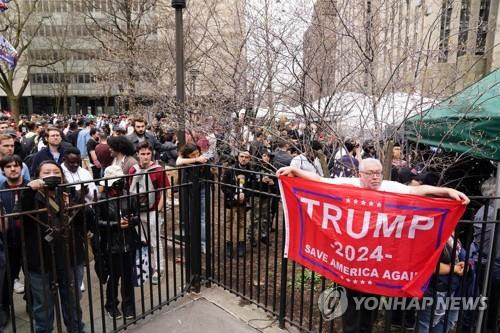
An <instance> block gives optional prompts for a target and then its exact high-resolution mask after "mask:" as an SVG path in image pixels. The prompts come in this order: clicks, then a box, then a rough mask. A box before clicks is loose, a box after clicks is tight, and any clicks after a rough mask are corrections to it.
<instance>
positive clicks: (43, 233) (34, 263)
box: [15, 160, 91, 332]
mask: <svg viewBox="0 0 500 333" xmlns="http://www.w3.org/2000/svg"><path fill="white" fill-rule="evenodd" d="M34 175H35V177H34V178H35V179H34V180H32V181H30V182H29V183H28V184H27V185H28V187H29V189H26V190H23V191H22V192H21V196H20V198H19V201H18V205H17V206H16V208H15V211H17V212H26V211H35V210H42V209H47V210H46V211H42V212H39V213H33V214H29V215H23V218H22V230H21V237H24V239H25V241H26V244H30V246H27V247H26V257H27V267H26V270H27V276H28V281H29V286H30V288H29V289H28V291H29V293H30V296H29V297H31V299H32V314H31V315H32V318H33V320H34V322H35V323H34V326H35V331H36V332H51V331H52V327H53V324H54V309H55V305H54V302H55V299H56V297H59V302H60V305H61V310H62V316H63V320H64V324H65V325H66V328H67V330H68V332H80V331H82V330H83V326H84V325H83V322H82V310H81V307H80V299H81V291H80V288H79V286H81V284H82V280H83V267H84V258H85V246H84V240H85V239H86V233H85V232H84V227H83V226H84V220H87V221H91V218H86V219H85V216H84V215H83V214H84V212H85V210H84V209H80V210H79V211H68V209H67V208H65V207H63V206H65V205H66V204H67V202H68V200H69V198H68V195H67V194H66V193H64V191H62V188H59V187H58V186H59V185H62V184H64V183H65V180H64V176H63V170H62V169H61V166H59V164H57V163H56V162H55V161H54V160H47V161H43V162H41V163H40V165H39V166H38V168H37V169H36V171H35V174H34ZM75 200H79V199H78V198H76V197H75ZM63 214H70V215H71V216H73V214H76V215H74V217H73V218H72V219H71V222H70V223H71V224H70V227H69V228H64V229H63V230H59V231H57V230H54V228H53V227H54V226H60V225H62V224H65V223H68V219H66V218H63V216H64V215H63ZM40 250H41V251H40ZM68 263H69V266H68Z"/></svg>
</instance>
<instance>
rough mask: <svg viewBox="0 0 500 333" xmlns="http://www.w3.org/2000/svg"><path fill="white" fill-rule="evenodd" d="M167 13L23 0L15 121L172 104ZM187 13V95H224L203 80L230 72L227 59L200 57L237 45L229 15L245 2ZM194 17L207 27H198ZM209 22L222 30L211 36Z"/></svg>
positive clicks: (149, 1)
mask: <svg viewBox="0 0 500 333" xmlns="http://www.w3.org/2000/svg"><path fill="white" fill-rule="evenodd" d="M212 2H213V3H214V4H217V7H214V6H213V5H212ZM170 5H171V2H170V1H169V0H168V1H167V0H142V1H139V0H23V1H22V6H21V7H20V8H21V10H22V12H20V13H18V14H19V15H20V16H23V15H24V16H26V15H28V13H29V14H30V15H29V16H30V18H29V20H28V21H27V24H26V27H25V31H23V33H24V34H25V38H26V40H30V43H29V47H28V50H27V52H25V53H23V56H22V58H21V59H19V62H18V66H17V69H16V75H15V80H14V81H15V86H16V85H17V86H19V85H20V83H21V82H22V81H23V80H24V79H27V80H29V84H28V86H27V88H26V90H25V92H24V95H23V99H22V103H21V111H22V113H33V112H35V113H53V112H56V113H65V112H66V113H69V114H87V113H93V114H98V113H102V112H107V113H110V112H123V111H125V110H126V109H127V108H128V106H129V105H130V103H146V104H147V103H151V101H152V100H154V99H155V98H157V97H167V98H168V97H169V96H170V97H175V38H174V36H175V21H174V9H173V8H171V6H170ZM188 6H190V7H188V8H187V9H186V10H185V11H184V17H185V24H184V34H185V40H186V42H185V48H186V49H185V58H186V86H187V90H188V93H189V94H195V93H196V94H202V93H206V94H208V93H209V91H210V89H211V86H217V87H218V89H222V90H223V92H224V93H230V92H228V91H230V90H231V89H227V88H226V87H225V86H223V85H222V84H221V83H220V82H217V84H211V82H210V80H209V79H206V78H214V77H217V76H216V73H220V71H218V70H217V66H218V64H217V62H216V61H215V60H217V61H219V62H220V61H221V59H223V60H224V61H225V62H226V63H225V64H224V66H226V67H227V66H233V67H234V66H235V65H234V63H230V62H231V59H230V57H223V56H222V55H221V54H222V53H224V52H223V51H219V54H218V55H216V56H214V55H211V56H210V57H208V56H204V55H205V53H208V51H211V52H213V53H215V54H216V53H217V51H218V50H220V49H221V48H214V45H222V44H223V43H221V39H223V38H227V40H228V41H230V42H231V43H234V44H235V45H236V44H238V43H239V42H241V38H240V36H241V35H242V31H240V28H241V25H242V24H244V17H243V16H237V18H235V17H234V15H229V13H235V10H234V7H239V6H243V8H244V1H243V0H234V1H233V0H232V1H224V2H220V1H218V2H216V1H212V0H193V1H189V2H188ZM200 8H203V10H200ZM9 10H11V9H9ZM196 13H198V14H199V13H204V15H205V16H206V15H212V16H214V19H212V20H204V19H203V18H202V17H203V16H201V15H198V14H196ZM11 14H14V13H11ZM241 15H243V12H242V14H241ZM225 18H231V22H229V19H225ZM222 20H225V21H222ZM208 21H211V22H218V23H221V22H223V24H221V25H220V26H222V27H223V28H222V29H219V33H217V34H214V33H213V32H212V31H215V30H216V29H215V28H214V25H215V24H212V25H210V24H211V23H207V22H208ZM215 26H216V25H215ZM207 36H210V38H208V37H207ZM196 40H198V41H197V42H193V41H196ZM200 50H203V52H201V51H200ZM196 51H200V52H199V53H200V54H196ZM243 57H244V56H243ZM202 59H203V60H202ZM232 61H233V62H234V61H235V60H234V59H233V60H232ZM228 62H229V63H230V64H228ZM238 70H239V71H240V72H243V69H238ZM28 71H29V74H27V73H28ZM14 90H15V91H16V89H14ZM191 90H195V91H191ZM0 96H3V97H0V101H1V104H2V109H3V110H6V109H7V108H8V104H7V99H6V97H5V93H4V92H2V91H0Z"/></svg>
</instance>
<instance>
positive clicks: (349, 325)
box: [276, 158, 470, 333]
mask: <svg viewBox="0 0 500 333" xmlns="http://www.w3.org/2000/svg"><path fill="white" fill-rule="evenodd" d="M276 175H277V176H278V177H282V176H289V177H298V178H302V179H306V180H310V181H316V182H321V183H327V184H335V185H350V186H353V187H354V188H361V189H368V190H375V191H381V192H391V193H396V194H403V195H404V194H412V195H418V196H436V197H445V198H451V199H453V200H457V201H461V202H462V204H463V205H466V204H468V203H469V201H470V200H469V198H468V197H467V196H466V195H465V194H464V193H462V192H459V191H457V190H455V189H451V188H446V187H435V186H429V185H420V186H407V185H404V184H400V183H397V182H394V181H387V180H383V179H382V177H383V173H382V164H381V163H380V161H379V160H377V159H374V158H367V159H364V160H362V161H361V162H360V165H359V178H344V177H339V178H324V177H321V176H318V175H317V174H315V173H311V172H307V171H304V170H300V169H298V168H294V167H284V168H281V169H279V170H278V171H277V173H276ZM285 181H286V179H280V183H281V184H280V185H282V186H281V190H282V197H283V198H284V201H285V202H284V204H285V211H287V214H290V216H296V215H300V214H293V212H292V213H290V211H289V210H291V209H295V208H296V207H292V205H293V204H295V202H298V203H299V205H301V204H304V203H305V204H306V206H307V215H309V219H313V220H314V219H317V218H318V217H319V216H320V215H319V214H326V217H325V215H323V224H322V226H323V228H325V227H326V226H330V225H331V226H333V227H335V228H332V229H331V231H330V230H328V231H324V230H323V231H322V232H324V233H323V234H319V233H317V232H316V230H317V229H315V230H313V231H311V230H312V229H314V228H316V227H317V226H318V225H321V223H320V222H318V221H314V223H310V224H307V228H305V230H303V229H299V230H300V231H298V229H293V230H292V232H293V233H295V234H297V233H301V235H299V237H302V238H301V240H304V239H305V240H306V247H305V255H304V254H303V253H301V255H303V258H305V263H306V264H307V262H310V263H312V264H311V266H313V267H314V268H316V267H319V269H318V271H320V272H321V273H323V272H325V271H327V272H333V276H334V277H341V278H342V281H345V280H343V279H344V278H345V279H346V280H347V281H349V282H350V283H351V282H352V281H351V280H350V279H349V276H348V275H342V274H338V273H339V272H338V271H335V269H334V268H335V267H333V266H328V265H327V264H326V263H327V262H330V260H331V259H332V257H333V256H332V255H331V256H330V257H328V256H327V254H326V253H327V252H324V251H325V249H326V251H327V250H328V246H325V247H323V248H321V250H323V252H322V251H319V253H320V254H321V255H322V256H323V257H321V258H319V259H320V260H319V261H314V260H312V259H318V258H311V257H308V256H307V255H308V254H310V253H308V251H311V250H310V248H311V247H310V245H309V244H308V243H307V241H308V240H309V241H310V240H317V243H318V244H320V243H323V244H328V243H327V242H326V243H325V240H324V239H320V240H318V237H319V238H322V237H325V238H326V237H327V236H326V235H329V234H328V233H334V232H336V233H337V235H336V236H333V237H332V239H336V238H335V237H337V236H339V235H342V236H340V237H344V238H343V240H345V239H346V232H345V230H341V228H340V227H339V221H341V215H342V213H343V212H344V210H346V209H345V205H346V202H347V203H349V199H348V198H342V200H343V199H345V200H343V201H342V203H340V202H341V200H340V199H341V198H337V199H339V204H338V206H335V205H332V204H331V203H326V204H325V203H324V202H323V203H324V206H326V205H328V207H329V208H325V207H323V211H322V210H321V208H319V207H320V206H319V205H320V200H321V199H318V198H320V197H323V198H327V197H328V199H324V200H330V199H331V198H333V195H331V194H332V193H329V192H327V191H325V188H324V187H323V188H322V189H321V190H318V191H317V192H321V193H319V194H318V193H316V194H314V195H317V196H316V197H312V196H311V195H313V194H311V193H313V191H312V188H311V189H309V188H310V184H307V185H308V189H307V190H302V189H301V188H300V186H299V185H294V186H292V187H290V186H289V184H284V183H285ZM283 185H286V186H288V187H286V188H285V186H283ZM302 185H304V184H302ZM319 186H321V185H318V187H319ZM290 189H291V190H292V191H290ZM285 190H286V191H285ZM284 191H285V192H287V193H286V194H287V195H285V193H283V192H284ZM300 191H303V192H304V193H306V194H305V195H304V196H303V197H302V198H300V197H299V196H298V193H299V192H300ZM347 191H348V190H347V189H346V192H347ZM353 191H354V190H353ZM356 191H357V192H360V191H359V189H358V190H356ZM292 193H293V195H295V197H294V198H293V200H290V199H289V198H290V195H291V194H292ZM334 194H337V193H334ZM293 195H292V196H293ZM307 195H309V197H307ZM375 195H378V194H375ZM375 195H374V194H371V198H373V197H374V196H375ZM287 196H288V198H286V197H287ZM338 196H339V197H341V196H342V195H341V193H340V194H338ZM378 196H380V197H382V196H384V194H382V193H381V194H380V195H378ZM295 199H297V200H295ZM354 201H355V202H356V201H357V200H354ZM380 201H381V202H382V203H384V202H383V201H384V200H383V199H381V200H380ZM325 202H326V201H325ZM363 202H364V201H363ZM371 204H372V201H370V205H371ZM341 205H344V206H342V208H339V207H341ZM384 205H385V203H384ZM367 206H368V204H367ZM385 206H389V205H385ZM332 207H333V208H332ZM378 207H382V205H381V206H378ZM402 207H405V206H404V205H402ZM330 208H331V210H332V211H335V212H336V215H329V211H328V209H330ZM405 208H407V207H405ZM342 209H344V210H342ZM362 209H365V207H359V208H358V209H357V210H356V209H354V210H352V209H347V211H349V210H350V211H351V212H350V213H351V216H350V217H349V214H348V217H347V224H349V222H350V223H351V225H350V226H349V225H348V226H347V234H348V233H349V231H350V232H351V235H353V234H354V235H356V233H357V235H360V234H361V233H363V232H364V235H366V234H367V229H368V228H372V229H375V231H374V235H375V234H377V235H379V232H380V229H379V230H378V231H377V227H380V225H383V223H382V222H383V221H382V222H381V223H379V222H380V221H381V220H382V219H383V218H382V219H381V218H380V215H385V217H387V216H388V215H389V214H387V215H386V214H384V212H381V213H380V214H379V215H378V216H377V218H376V219H377V221H376V223H377V225H376V226H375V227H374V226H373V224H374V223H373V222H370V223H372V224H371V225H370V227H368V223H366V224H367V228H366V229H365V222H369V221H371V220H370V218H371V216H372V217H373V215H375V214H374V213H375V210H374V208H373V207H370V208H368V207H366V210H367V211H368V209H371V211H370V212H365V216H364V220H363V221H362V222H360V221H359V220H357V221H356V220H355V219H353V216H352V215H353V214H361V212H362V211H361V210H362ZM412 209H414V207H412ZM301 212H302V211H301ZM318 212H319V213H318ZM325 212H326V213H325ZM370 214H372V215H370ZM422 214H423V213H422ZM459 214H460V215H461V213H460V212H459ZM290 216H288V217H287V219H290V220H291V218H290ZM367 216H368V218H367ZM390 217H392V215H390ZM349 218H350V221H349ZM398 218H400V216H396V218H395V219H394V222H393V223H392V225H390V228H389V227H388V228H387V229H384V231H383V235H382V236H380V237H384V236H385V233H386V231H388V234H389V235H392V233H393V232H394V236H393V238H399V239H397V240H396V241H399V242H404V241H405V240H404V239H402V238H403V237H404V236H401V234H402V232H401V230H403V228H404V226H403V221H405V217H404V216H402V217H401V219H400V220H398ZM304 219H307V216H305V217H304ZM366 220H368V221H366ZM372 220H373V218H372ZM457 220H458V219H457ZM325 221H326V222H325ZM353 221H354V222H353ZM442 221H445V220H444V219H443V220H442ZM386 222H387V221H386ZM400 222H401V223H400ZM353 223H357V225H356V229H357V230H359V229H360V226H359V225H360V224H362V230H361V232H357V230H356V231H354V230H353V229H354V227H353ZM287 224H288V228H290V224H289V223H287ZM388 225H389V223H386V224H385V225H383V226H388ZM405 226H406V224H405ZM412 226H415V225H414V224H413V222H412ZM392 227H394V228H392ZM399 227H401V228H399ZM417 227H418V225H417ZM421 227H423V226H422V225H421ZM349 228H350V229H349ZM391 228H392V229H391ZM307 229H310V230H309V234H310V233H314V235H312V236H311V235H308V230H307ZM372 229H370V231H372ZM423 229H424V228H421V230H423ZM319 230H321V228H320V229H319ZM418 231H420V230H418ZM418 231H417V232H418ZM397 232H399V235H398V234H397ZM410 233H411V231H410ZM318 235H319V236H318ZM417 236H418V234H417ZM340 237H338V238H339V239H340ZM361 237H365V236H360V237H358V238H361ZM374 237H377V236H374ZM408 237H410V236H408ZM413 237H415V229H414V230H413ZM296 239H297V235H294V234H292V233H290V235H287V246H288V247H289V248H287V249H286V255H287V256H288V257H290V258H291V257H292V252H293V251H292V250H295V249H291V248H292V246H294V247H297V245H296V244H291V243H289V241H290V240H292V241H296ZM329 240H331V239H329ZM329 240H328V241H329ZM351 240H352V242H351V243H352V244H349V243H346V244H345V245H347V246H345V245H344V246H345V247H346V248H347V247H348V246H351V245H355V242H356V241H363V239H355V238H352V239H351ZM392 241H394V240H392ZM348 242H349V240H348ZM296 243H297V242H296ZM311 243H312V242H311ZM335 243H337V242H335ZM332 244H333V243H332ZM398 244H403V243H398ZM301 245H303V244H302V243H301ZM351 247H352V246H351ZM358 249H359V248H358ZM302 250H304V249H303V248H300V251H302ZM337 250H339V249H338V248H337ZM384 250H385V248H384ZM389 250H393V251H395V250H394V248H390V247H389ZM317 253H318V252H316V255H317ZM337 253H338V251H337ZM330 254H331V253H330ZM293 259H294V260H295V258H293ZM336 259H337V258H336ZM341 259H346V258H341ZM358 259H360V258H358ZM370 259H371V257H370ZM322 261H324V262H325V264H324V265H320V264H323V262H322ZM358 261H361V260H358ZM377 261H378V260H377ZM318 262H319V263H320V264H318ZM332 262H333V260H332ZM301 263H302V262H301ZM370 264H371V262H369V261H368V260H367V261H364V262H363V263H361V264H360V263H359V262H357V263H355V261H352V265H353V267H354V265H358V266H359V267H368V266H369V265H370ZM434 267H435V266H434ZM309 268H312V267H309ZM315 270H316V269H315ZM352 271H354V270H352ZM337 280H338V279H337ZM367 280H370V279H367ZM372 280H373V281H375V282H374V283H373V287H374V288H375V285H377V279H376V278H373V279H371V280H370V282H369V283H370V284H371V283H372ZM410 280H415V279H414V278H411V279H410ZM364 282H365V280H363V282H362V283H364ZM378 282H380V279H379V280H378ZM398 282H400V281H398ZM412 282H413V281H412ZM354 283H356V280H354ZM340 284H342V283H340ZM408 284H411V283H408ZM346 285H348V286H351V285H352V283H351V285H349V283H346ZM379 285H383V284H380V283H379ZM394 287H395V286H392V287H390V288H394ZM378 288H379V289H376V290H377V292H380V291H379V290H383V289H382V288H381V287H378ZM358 289H362V288H358ZM366 289H367V288H366V287H365V289H364V290H366ZM392 290H396V289H392ZM403 290H404V288H403ZM391 292H392V291H388V292H387V295H388V296H390V295H391ZM346 293H347V298H348V305H347V309H346V312H345V314H344V316H343V332H345V333H347V332H371V331H372V326H373V322H374V319H375V317H376V313H377V310H376V309H375V310H366V309H364V308H363V307H361V308H360V309H356V304H355V302H354V299H355V298H357V299H360V297H367V296H374V295H371V294H367V293H363V292H359V291H355V290H352V289H349V288H346ZM384 293H385V291H383V292H380V294H384ZM392 293H393V295H392V296H394V295H395V294H394V293H396V292H395V291H394V292H392Z"/></svg>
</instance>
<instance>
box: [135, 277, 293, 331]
mask: <svg viewBox="0 0 500 333" xmlns="http://www.w3.org/2000/svg"><path fill="white" fill-rule="evenodd" d="M128 331H130V332H148V333H156V332H162V333H163V332H178V333H191V332H203V333H220V332H242V333H255V332H266V333H274V332H276V333H278V332H299V331H298V330H296V329H294V328H290V327H287V330H281V329H279V328H278V321H277V320H276V319H275V318H273V317H272V316H271V315H269V314H268V313H266V312H265V311H264V310H262V309H260V308H258V307H257V306H255V305H253V304H249V303H248V302H245V301H244V300H242V299H241V298H240V297H238V296H236V295H233V294H230V293H229V292H227V291H225V290H223V289H222V288H219V287H212V288H206V289H202V291H201V293H200V294H190V295H188V296H186V297H184V298H183V299H181V300H179V301H178V302H177V303H176V304H173V305H172V307H171V308H169V309H168V310H166V311H164V312H163V313H159V314H158V315H154V316H151V318H147V319H146V320H145V321H142V322H140V323H139V324H138V325H137V326H134V327H132V328H130V329H129V330H128Z"/></svg>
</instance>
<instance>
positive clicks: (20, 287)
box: [14, 279, 24, 294]
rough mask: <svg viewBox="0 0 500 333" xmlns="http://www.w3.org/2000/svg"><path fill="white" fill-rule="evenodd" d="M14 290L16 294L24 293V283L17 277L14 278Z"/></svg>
mask: <svg viewBox="0 0 500 333" xmlns="http://www.w3.org/2000/svg"><path fill="white" fill-rule="evenodd" d="M14 292H15V293H16V294H23V293H24V284H23V283H22V282H21V281H20V280H19V279H15V280H14Z"/></svg>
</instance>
